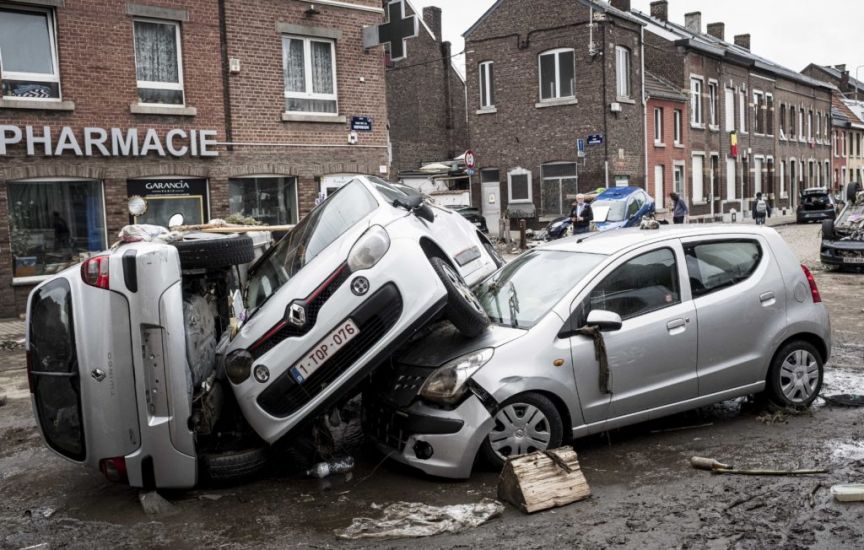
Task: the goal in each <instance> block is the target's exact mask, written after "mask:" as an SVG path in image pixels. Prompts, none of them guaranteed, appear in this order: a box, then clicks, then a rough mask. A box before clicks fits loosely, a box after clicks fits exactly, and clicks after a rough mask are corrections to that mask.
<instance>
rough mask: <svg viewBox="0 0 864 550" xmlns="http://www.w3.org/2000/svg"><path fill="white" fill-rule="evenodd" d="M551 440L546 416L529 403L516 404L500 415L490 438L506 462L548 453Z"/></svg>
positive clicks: (505, 409)
mask: <svg viewBox="0 0 864 550" xmlns="http://www.w3.org/2000/svg"><path fill="white" fill-rule="evenodd" d="M551 439H552V433H551V432H550V428H549V421H548V419H547V418H546V415H545V414H543V412H542V411H540V409H538V408H537V407H535V406H534V405H528V404H526V403H513V404H512V405H507V406H506V407H504V408H503V409H501V410H500V411H498V414H496V415H495V427H494V428H492V433H490V434H489V444H490V445H491V446H492V450H493V451H495V454H496V455H498V456H499V457H500V458H501V459H502V460H506V459H507V458H508V457H511V456H517V455H523V454H525V453H530V452H533V451H544V450H546V448H547V447H548V446H549V441H550V440H551Z"/></svg>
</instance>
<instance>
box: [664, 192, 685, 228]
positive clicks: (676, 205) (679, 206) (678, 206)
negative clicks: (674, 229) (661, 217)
mask: <svg viewBox="0 0 864 550" xmlns="http://www.w3.org/2000/svg"><path fill="white" fill-rule="evenodd" d="M669 198H670V199H671V200H672V223H684V218H686V217H687V212H688V210H687V203H686V202H684V199H682V198H681V197H680V196H678V193H669Z"/></svg>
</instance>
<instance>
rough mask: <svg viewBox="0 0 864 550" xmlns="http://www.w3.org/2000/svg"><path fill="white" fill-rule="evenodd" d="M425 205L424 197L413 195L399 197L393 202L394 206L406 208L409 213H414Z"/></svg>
mask: <svg viewBox="0 0 864 550" xmlns="http://www.w3.org/2000/svg"><path fill="white" fill-rule="evenodd" d="M421 204H423V195H411V196H407V197H399V198H398V199H395V200H394V201H393V206H397V207H399V208H404V209H405V210H408V211H413V210H414V209H415V208H418V207H419V206H420V205H421Z"/></svg>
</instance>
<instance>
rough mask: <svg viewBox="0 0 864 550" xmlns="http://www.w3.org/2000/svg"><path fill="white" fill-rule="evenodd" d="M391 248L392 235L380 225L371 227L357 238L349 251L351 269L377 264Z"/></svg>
mask: <svg viewBox="0 0 864 550" xmlns="http://www.w3.org/2000/svg"><path fill="white" fill-rule="evenodd" d="M389 249H390V235H388V234H387V231H385V230H384V228H383V227H381V226H380V225H375V226H372V227H370V228H369V229H368V230H367V231H366V233H363V235H361V236H360V238H359V239H357V242H356V243H354V246H353V247H352V248H351V252H349V253H348V268H349V269H350V270H351V271H360V270H362V269H369V268H371V267H373V266H374V265H375V264H377V263H378V262H379V261H380V260H381V258H383V257H384V254H386V253H387V251H388V250H389Z"/></svg>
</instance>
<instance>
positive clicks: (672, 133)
mask: <svg viewBox="0 0 864 550" xmlns="http://www.w3.org/2000/svg"><path fill="white" fill-rule="evenodd" d="M645 96H646V97H647V98H648V103H647V105H648V121H647V127H646V130H647V131H646V135H647V142H648V171H649V173H650V174H651V175H650V176H649V179H650V181H651V182H653V185H649V186H648V189H647V190H648V192H649V193H651V196H653V197H654V201H655V203H656V209H657V212H665V210H666V204H667V197H668V196H669V193H671V192H673V191H674V192H676V193H678V194H679V195H682V196H683V195H684V181H685V174H686V169H687V160H688V159H687V149H686V147H685V146H684V144H685V143H687V132H688V131H689V125H688V124H687V123H686V122H687V116H688V114H687V96H686V95H684V94H683V93H682V92H681V90H680V89H678V88H677V87H675V86H674V85H673V84H672V83H671V82H668V81H666V80H663V79H662V78H660V77H659V76H657V75H655V74H653V73H652V72H650V71H647V70H646V71H645Z"/></svg>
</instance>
